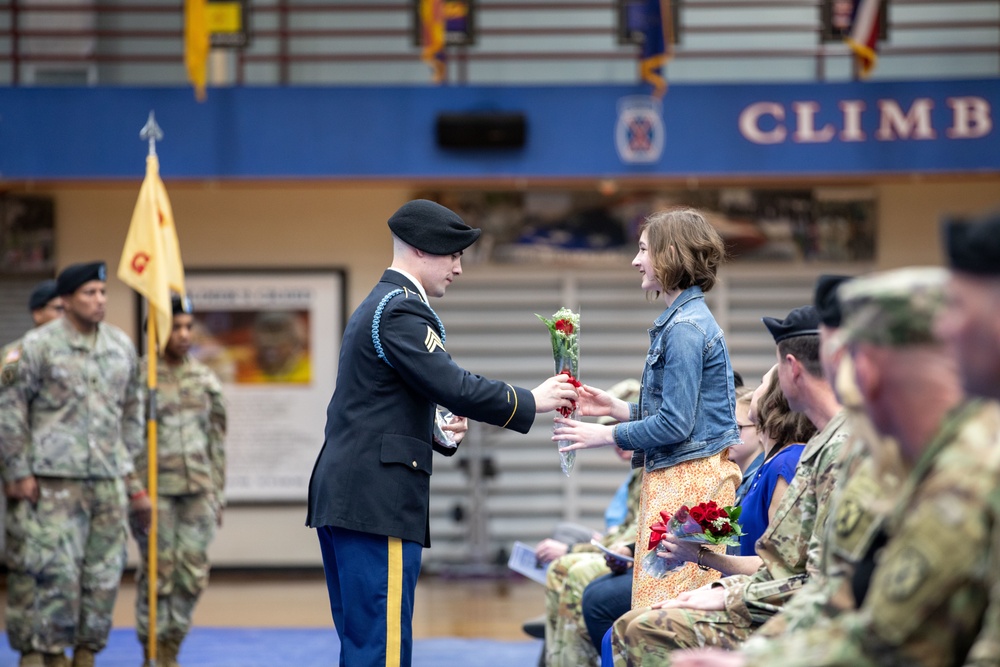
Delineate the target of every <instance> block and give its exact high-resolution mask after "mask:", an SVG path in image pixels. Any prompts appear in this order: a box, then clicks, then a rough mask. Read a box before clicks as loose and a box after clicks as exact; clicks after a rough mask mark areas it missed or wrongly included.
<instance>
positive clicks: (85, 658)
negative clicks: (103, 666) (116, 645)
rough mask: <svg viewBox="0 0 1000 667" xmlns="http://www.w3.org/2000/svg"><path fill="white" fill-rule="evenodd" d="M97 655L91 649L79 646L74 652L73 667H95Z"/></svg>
mask: <svg viewBox="0 0 1000 667" xmlns="http://www.w3.org/2000/svg"><path fill="white" fill-rule="evenodd" d="M96 655H97V654H96V653H95V652H94V651H92V650H90V649H89V648H84V647H82V646H77V647H76V648H75V649H74V650H73V667H94V656H96Z"/></svg>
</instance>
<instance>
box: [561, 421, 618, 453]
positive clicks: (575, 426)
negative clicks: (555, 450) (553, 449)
mask: <svg viewBox="0 0 1000 667" xmlns="http://www.w3.org/2000/svg"><path fill="white" fill-rule="evenodd" d="M555 423H556V427H555V428H554V429H553V430H552V440H553V442H559V441H569V442H571V443H573V444H571V445H567V446H566V447H560V448H559V451H560V452H572V451H574V450H577V449H593V448H594V447H607V446H608V445H613V444H615V438H614V435H613V433H612V430H611V429H612V427H611V426H605V425H604V424H590V423H588V422H581V421H576V420H575V419H568V418H566V417H556V418H555Z"/></svg>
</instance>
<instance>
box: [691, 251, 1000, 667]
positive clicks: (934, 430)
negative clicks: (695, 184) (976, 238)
mask: <svg viewBox="0 0 1000 667" xmlns="http://www.w3.org/2000/svg"><path fill="white" fill-rule="evenodd" d="M944 280H945V272H944V271H943V270H941V269H937V268H933V269H901V270H897V271H889V272H885V273H883V274H874V275H871V276H866V277H864V278H859V279H857V280H855V281H852V282H851V283H849V284H848V285H846V286H844V287H843V288H842V289H841V290H840V296H841V300H842V303H843V308H844V311H845V317H846V325H845V339H846V341H847V345H848V349H849V351H850V354H851V356H852V358H853V360H854V365H855V375H856V378H857V386H858V389H859V391H860V392H861V395H862V397H863V399H864V406H865V410H866V412H867V414H868V416H869V417H870V418H871V420H872V423H873V424H874V426H875V428H876V429H877V430H878V432H879V434H880V435H882V436H890V437H892V438H893V439H894V440H895V441H896V443H897V445H898V450H899V454H900V458H901V460H902V463H903V465H904V467H905V470H906V472H907V478H906V479H905V480H904V481H903V483H902V486H901V487H900V490H899V493H898V494H897V495H896V497H895V499H894V503H895V504H894V506H893V507H892V508H891V510H890V511H889V512H888V514H887V516H886V517H885V519H884V521H882V522H881V524H880V525H875V526H873V529H875V535H874V537H873V538H872V539H871V541H870V545H869V547H868V549H867V550H866V552H865V553H864V556H863V557H862V559H861V561H860V562H859V563H858V564H857V567H856V568H855V570H854V573H853V575H852V576H851V579H850V584H851V589H852V590H851V593H852V595H853V598H854V600H855V601H856V604H857V609H856V610H854V611H847V612H844V613H840V614H831V615H830V616H828V617H826V618H824V619H823V621H821V622H817V623H815V624H814V625H813V627H812V628H810V629H805V630H802V631H798V632H791V633H787V634H784V635H782V636H780V637H775V638H772V639H771V640H770V641H769V642H768V643H767V644H766V645H765V644H762V645H760V646H758V647H754V650H752V651H751V650H750V647H749V646H745V647H744V652H743V653H742V654H729V655H717V654H716V655H711V654H707V653H705V652H698V653H691V654H688V655H683V654H676V655H675V656H674V658H675V659H674V664H675V665H677V666H679V667H692V666H694V665H699V666H700V665H767V666H768V667H793V666H799V667H806V666H808V667H824V666H829V665H843V666H847V665H850V666H852V667H853V666H855V665H858V666H862V667H863V666H866V665H870V666H873V667H874V666H876V665H915V666H922V665H925V666H930V665H934V666H936V667H949V666H952V665H956V666H957V665H962V664H964V663H965V661H966V659H967V656H968V655H969V649H970V646H972V644H973V641H974V640H975V639H976V638H977V635H979V633H980V631H981V628H982V627H983V619H984V616H985V614H986V608H987V604H988V602H989V593H990V581H991V579H995V577H996V574H995V572H996V571H995V569H992V568H991V567H990V563H991V560H990V558H991V556H990V546H991V540H992V539H993V538H992V535H991V531H993V530H995V527H996V525H997V523H998V511H997V509H998V508H997V500H996V495H997V494H996V489H997V487H998V486H1000V447H998V446H997V440H998V437H1000V406H998V405H997V404H996V403H992V402H987V401H983V400H981V399H972V400H970V399H967V398H966V397H965V395H964V392H963V390H962V381H961V378H960V376H959V374H958V373H957V368H956V364H955V360H954V357H953V356H952V355H951V354H950V353H949V351H948V350H947V349H946V348H945V346H943V345H942V344H941V343H940V342H939V341H938V340H936V339H935V337H934V333H933V330H934V321H935V319H936V318H937V317H938V316H939V314H940V313H941V311H942V307H943V304H944ZM845 506H846V505H845ZM850 519H851V517H850V515H849V513H847V512H844V513H841V514H840V515H838V520H842V521H844V522H845V524H846V523H849V522H850ZM758 649H759V650H758Z"/></svg>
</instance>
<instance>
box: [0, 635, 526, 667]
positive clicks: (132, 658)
mask: <svg viewBox="0 0 1000 667" xmlns="http://www.w3.org/2000/svg"><path fill="white" fill-rule="evenodd" d="M339 650H340V642H339V641H338V639H337V633H336V632H335V631H334V630H333V628H330V629H324V628H316V629H294V628H261V629H258V628H194V629H193V630H191V634H190V635H189V636H188V638H187V640H185V642H184V646H183V648H182V649H181V654H180V662H181V664H182V665H183V666H184V667H336V665H337V656H338V655H339ZM541 650H542V642H541V641H538V640H533V641H513V642H512V641H497V640H493V639H458V638H437V639H418V640H416V641H414V643H413V667H449V666H450V665H460V666H461V667H532V666H533V665H536V664H538V656H539V654H540V653H541ZM17 659H18V656H17V654H16V653H14V652H13V651H12V650H11V649H10V646H9V645H8V644H7V636H6V634H4V635H3V638H2V639H0V667H16V665H17ZM141 664H142V649H141V647H140V646H139V641H138V640H137V639H136V636H135V630H133V629H132V628H117V629H115V630H112V631H111V638H110V640H109V641H108V647H107V648H106V649H105V650H104V651H102V652H101V653H100V654H99V655H98V656H97V667H139V666H140V665H141Z"/></svg>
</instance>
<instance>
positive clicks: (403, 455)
mask: <svg viewBox="0 0 1000 667" xmlns="http://www.w3.org/2000/svg"><path fill="white" fill-rule="evenodd" d="M397 290H402V292H401V293H399V294H398V295H396V296H393V297H392V298H390V299H389V300H388V301H385V300H384V297H385V296H386V295H388V294H390V293H391V292H394V291H397ZM380 304H381V305H382V309H381V313H380V316H379V318H378V319H379V324H378V327H377V336H375V335H374V333H375V332H373V322H374V321H375V319H376V311H377V310H378V309H379V306H380ZM375 338H377V340H378V344H379V346H380V348H381V350H379V349H377V348H376V340H374V339H375ZM444 338H445V336H444V331H443V327H442V325H441V322H440V320H439V319H438V318H437V315H435V314H434V311H433V310H431V308H430V307H429V306H428V305H427V304H426V303H425V302H424V301H423V299H422V298H421V296H420V292H419V291H418V290H417V288H416V285H414V284H413V283H411V282H410V281H409V280H407V279H406V278H405V277H404V276H403V275H402V274H400V273H398V272H396V271H392V270H387V271H386V272H385V273H384V274H383V275H382V279H381V281H379V283H378V285H376V286H375V288H374V289H373V290H372V291H371V293H370V294H369V295H368V297H367V298H365V300H364V302H362V304H361V305H360V306H359V307H358V309H357V310H355V311H354V314H353V315H351V318H350V320H349V321H348V323H347V328H346V330H345V331H344V339H343V342H342V344H341V350H340V362H339V367H338V371H337V386H336V389H335V390H334V394H333V398H332V399H331V400H330V405H329V407H328V408H327V418H326V440H325V442H324V443H323V449H322V451H320V454H319V458H318V459H317V461H316V465H315V467H314V468H313V472H312V479H311V480H310V481H309V510H308V515H307V518H306V525H308V526H310V527H314V528H315V527H318V526H335V527H340V528H347V529H350V530H357V531H361V532H365V533H372V534H375V535H387V536H391V537H399V538H401V539H404V540H410V541H413V542H419V543H421V544H423V545H424V546H425V547H429V546H430V530H429V528H430V514H429V496H430V475H431V469H432V456H433V452H434V449H435V445H434V444H433V437H432V433H433V426H434V416H435V407H436V405H437V404H440V405H442V406H444V407H446V408H448V409H449V410H451V411H452V412H453V413H455V414H456V415H461V416H463V417H468V418H469V419H473V420H476V421H481V422H487V423H489V424H495V425H497V426H502V427H504V428H508V429H513V430H515V431H518V432H521V433H527V432H528V429H530V428H531V424H532V422H533V421H534V418H535V401H534V397H533V396H532V394H531V392H530V391H529V390H527V389H522V388H520V387H514V386H512V385H509V384H506V383H504V382H499V381H496V380H489V379H487V378H484V377H481V376H479V375H474V374H472V373H470V372H468V371H466V370H464V369H463V368H461V367H460V366H458V365H457V364H456V363H455V362H454V361H452V359H451V355H449V354H448V352H447V351H446V350H445V347H444V343H443V339H444ZM380 352H381V354H382V357H380V356H379V355H380ZM451 453H454V450H451Z"/></svg>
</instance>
